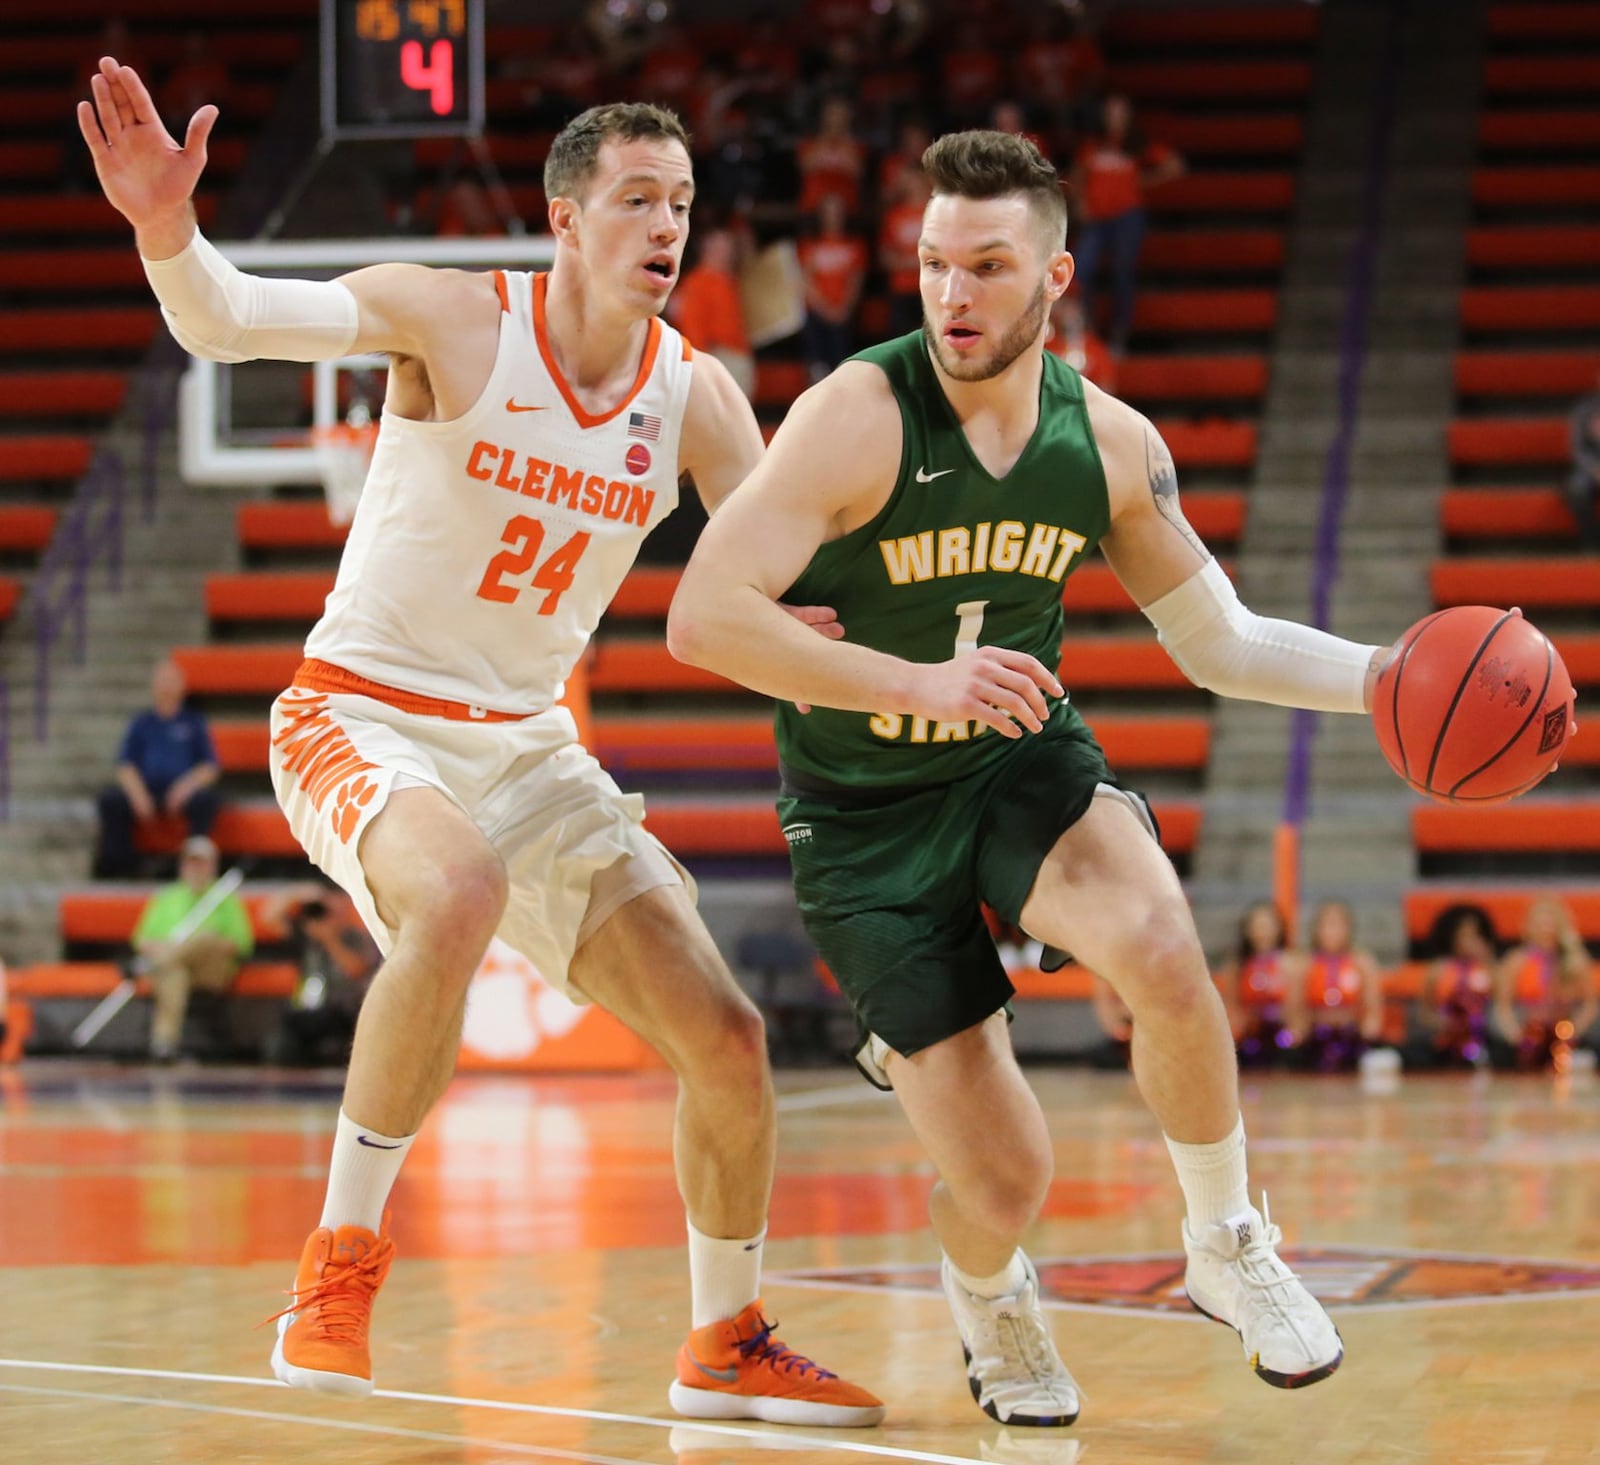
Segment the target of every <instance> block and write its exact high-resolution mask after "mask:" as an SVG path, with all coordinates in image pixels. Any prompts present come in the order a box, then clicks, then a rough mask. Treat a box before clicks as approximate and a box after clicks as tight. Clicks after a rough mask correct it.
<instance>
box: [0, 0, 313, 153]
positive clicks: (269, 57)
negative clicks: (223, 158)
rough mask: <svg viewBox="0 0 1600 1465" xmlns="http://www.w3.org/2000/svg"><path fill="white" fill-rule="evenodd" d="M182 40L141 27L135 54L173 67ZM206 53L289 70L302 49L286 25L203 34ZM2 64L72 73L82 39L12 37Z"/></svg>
mask: <svg viewBox="0 0 1600 1465" xmlns="http://www.w3.org/2000/svg"><path fill="white" fill-rule="evenodd" d="M18 3H19V0H12V3H10V4H8V5H7V7H6V15H7V17H8V18H9V17H11V16H13V15H15V14H16V11H17V5H18ZM151 11H152V6H151V5H150V4H148V3H145V0H141V3H140V6H139V15H140V19H141V20H143V19H144V18H145V17H146V16H149V15H150V14H151ZM104 12H105V7H104V6H101V7H100V16H99V17H97V18H103V16H104ZM234 13H236V11H235V8H234V7H233V6H230V7H229V14H230V15H232V14H234ZM214 16H215V11H214V10H213V11H211V12H210V13H209V15H208V17H207V18H208V19H210V18H214ZM49 18H50V19H53V20H56V21H60V20H61V19H63V18H64V17H63V15H62V14H61V13H60V11H59V10H57V11H55V12H54V13H53V14H52V15H51V16H50V17H49ZM272 18H273V19H275V20H278V21H280V22H281V21H284V20H288V21H291V22H292V21H293V20H294V17H293V16H292V15H287V14H285V13H284V10H283V7H278V13H277V14H275V15H274V16H273V17H272ZM185 44H186V38H185V37H184V36H183V35H181V34H180V33H178V32H176V31H160V30H151V29H146V28H143V27H141V29H140V31H139V54H140V55H141V56H142V57H143V58H144V59H145V60H146V61H147V62H156V63H158V64H159V65H160V66H162V67H167V66H171V65H174V64H176V63H177V62H179V61H181V60H182V59H183V53H184V48H185ZM206 49H207V50H208V51H209V52H210V54H211V55H212V56H214V57H216V59H217V60H219V61H222V62H225V63H227V64H229V65H230V66H236V67H244V68H254V69H258V70H259V69H261V68H263V67H280V66H292V65H293V64H294V63H295V62H296V61H297V60H298V59H299V57H300V52H301V50H302V46H301V32H300V29H299V27H298V26H295V25H293V24H291V25H290V26H289V27H288V28H287V29H283V30H271V29H261V30H248V31H244V30H222V29H211V30H208V31H207V33H206ZM0 59H3V64H4V65H5V66H6V67H7V69H9V70H11V71H13V72H21V71H52V70H53V71H66V72H73V73H75V72H76V71H77V70H78V68H79V67H80V66H82V65H83V64H84V45H83V38H82V37H81V36H75V35H53V36H38V35H16V36H11V37H9V38H8V39H7V41H6V49H5V53H4V56H3V58H0ZM214 146H215V144H214V142H213V143H208V144H207V148H206V151H207V153H208V155H209V154H211V153H212V149H213V148H214Z"/></svg>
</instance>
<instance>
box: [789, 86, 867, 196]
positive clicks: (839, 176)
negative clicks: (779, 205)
mask: <svg viewBox="0 0 1600 1465" xmlns="http://www.w3.org/2000/svg"><path fill="white" fill-rule="evenodd" d="M854 126H855V109H854V107H852V106H851V104H850V99H849V98H848V97H838V96H835V97H829V98H828V99H827V100H826V101H824V102H823V104H822V114H821V117H820V118H819V120H818V123H817V130H816V131H815V132H814V133H813V134H812V135H811V136H810V137H807V138H805V139H803V140H802V141H801V143H800V146H799V148H798V149H797V150H796V156H797V159H798V161H799V164H800V204H799V208H800V212H801V213H802V214H814V213H820V212H821V210H822V205H823V201H824V200H825V199H829V198H837V199H838V200H839V201H840V203H841V204H843V206H844V212H845V214H846V215H850V214H854V213H855V212H856V210H857V209H859V208H860V207H861V177H862V173H863V171H864V170H865V168H866V163H867V149H866V147H865V145H864V144H863V143H862V142H861V141H860V139H859V138H857V137H856V135H855V132H854Z"/></svg>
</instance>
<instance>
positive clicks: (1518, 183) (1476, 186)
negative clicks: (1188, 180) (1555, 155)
mask: <svg viewBox="0 0 1600 1465" xmlns="http://www.w3.org/2000/svg"><path fill="white" fill-rule="evenodd" d="M1155 196H1156V195H1152V197H1155ZM1472 201H1473V203H1475V204H1477V205H1479V206H1480V207H1482V206H1489V207H1501V208H1504V207H1507V206H1509V205H1518V206H1522V207H1527V206H1530V205H1540V204H1554V205H1556V206H1558V207H1561V208H1570V207H1573V206H1575V205H1579V204H1596V203H1600V168H1597V167H1588V166H1586V165H1583V164H1560V165H1549V164H1547V165H1545V166H1542V167H1499V168H1475V169H1473V172H1472Z"/></svg>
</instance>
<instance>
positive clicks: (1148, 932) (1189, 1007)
mask: <svg viewBox="0 0 1600 1465" xmlns="http://www.w3.org/2000/svg"><path fill="white" fill-rule="evenodd" d="M1117 968H1118V970H1117V971H1116V973H1115V974H1114V975H1112V974H1109V973H1108V974H1107V979H1108V980H1109V981H1111V982H1112V984H1113V985H1114V986H1115V987H1116V988H1117V991H1118V994H1119V995H1120V996H1121V998H1122V1000H1123V1001H1124V1002H1126V1003H1127V1004H1128V1007H1129V1009H1130V1010H1131V1011H1132V1012H1133V1014H1134V1017H1135V1019H1137V1018H1138V1017H1139V1016H1140V1015H1141V1013H1143V1014H1144V1015H1146V1016H1148V1015H1149V1014H1150V1013H1152V1012H1161V1013H1164V1014H1166V1015H1168V1016H1171V1017H1174V1018H1181V1017H1183V1016H1185V1015H1186V1014H1192V1013H1193V1012H1194V1011H1196V1010H1197V1009H1198V1008H1199V1007H1200V1006H1201V1005H1202V1004H1211V1003H1214V1002H1215V1001H1216V1000H1217V997H1216V990H1215V988H1213V986H1212V984H1211V977H1210V973H1209V972H1208V970H1207V968H1206V960H1205V953H1204V952H1203V951H1202V950H1201V949H1200V942H1199V938H1198V937H1197V936H1196V935H1195V930H1194V926H1193V925H1192V924H1191V923H1190V922H1189V921H1188V920H1187V919H1186V918H1183V917H1181V916H1179V915H1175V914H1169V913H1166V912H1154V913H1152V914H1151V915H1150V916H1148V917H1147V918H1146V919H1144V920H1143V921H1140V922H1138V923H1137V924H1136V925H1135V926H1134V927H1133V928H1132V929H1130V931H1129V933H1128V940H1127V942H1126V944H1125V945H1124V947H1123V950H1122V952H1121V953H1120V954H1119V958H1118V961H1117Z"/></svg>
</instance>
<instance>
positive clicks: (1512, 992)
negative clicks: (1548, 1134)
mask: <svg viewBox="0 0 1600 1465" xmlns="http://www.w3.org/2000/svg"><path fill="white" fill-rule="evenodd" d="M1597 1011H1600V1006H1597V1003H1596V1001H1595V991H1594V968H1593V965H1592V963H1591V962H1590V960H1589V953H1588V951H1587V949H1586V948H1585V947H1584V944H1583V939H1582V938H1581V937H1580V936H1579V935H1578V929H1577V926H1576V925H1575V924H1574V923H1573V920H1572V912H1571V911H1569V910H1568V909H1567V908H1566V906H1565V905H1563V904H1562V903H1561V902H1560V901H1559V900H1555V899H1553V898H1546V899H1543V900H1536V901H1534V902H1533V903H1532V904H1531V905H1530V906H1529V907H1528V914H1527V916H1526V917H1525V919H1524V920H1523V924H1522V940H1521V941H1520V942H1518V944H1517V945H1515V946H1513V947H1512V948H1511V950H1510V951H1508V952H1506V954H1505V956H1504V958H1502V960H1501V962H1500V965H1499V967H1498V969H1497V970H1496V973H1495V997H1494V1027H1495V1034H1494V1036H1495V1037H1496V1038H1498V1039H1499V1040H1501V1041H1502V1042H1504V1043H1505V1045H1506V1047H1505V1049H1504V1050H1500V1051H1497V1052H1496V1054H1495V1056H1496V1058H1497V1059H1500V1060H1501V1061H1502V1062H1509V1063H1510V1064H1512V1065H1514V1066H1515V1067H1517V1068H1522V1069H1532V1068H1543V1067H1544V1066H1545V1065H1546V1064H1548V1063H1550V1062H1551V1061H1552V1059H1554V1058H1556V1057H1557V1056H1558V1055H1559V1054H1561V1053H1562V1052H1563V1051H1564V1050H1566V1049H1570V1048H1574V1047H1578V1046H1580V1045H1582V1046H1585V1047H1589V1048H1591V1049H1592V1048H1593V1046H1594V1043H1595V1038H1596V1033H1595V1031H1594V1028H1595V1016H1596V1013H1597ZM1497 1048H1498V1045H1497Z"/></svg>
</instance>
